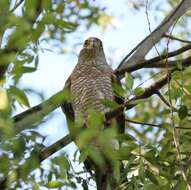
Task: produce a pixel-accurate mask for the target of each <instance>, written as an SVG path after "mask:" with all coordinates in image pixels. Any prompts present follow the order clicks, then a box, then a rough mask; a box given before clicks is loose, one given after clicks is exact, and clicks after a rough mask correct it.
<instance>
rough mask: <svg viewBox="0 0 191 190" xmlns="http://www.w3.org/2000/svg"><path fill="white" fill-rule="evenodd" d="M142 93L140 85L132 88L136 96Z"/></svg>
mask: <svg viewBox="0 0 191 190" xmlns="http://www.w3.org/2000/svg"><path fill="white" fill-rule="evenodd" d="M143 93H144V89H143V88H141V87H137V88H135V90H134V94H135V95H136V96H140V95H142V94H143Z"/></svg>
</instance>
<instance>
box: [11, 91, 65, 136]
mask: <svg viewBox="0 0 191 190" xmlns="http://www.w3.org/2000/svg"><path fill="white" fill-rule="evenodd" d="M66 98H67V97H66V96H65V93H64V91H63V90H61V91H59V92H58V93H56V94H55V95H53V96H51V97H50V98H49V99H47V100H46V101H44V102H42V103H41V104H39V105H37V106H34V107H32V108H30V109H28V110H26V111H24V112H22V113H20V114H18V115H16V116H14V117H13V121H14V130H15V133H19V132H20V131H22V130H24V129H30V128H33V127H35V126H34V124H35V123H38V122H40V121H41V120H42V119H43V118H44V117H45V116H46V115H48V114H49V113H50V112H52V111H53V110H55V109H56V108H58V107H59V106H60V105H61V104H62V103H63V102H64V100H65V99H66Z"/></svg>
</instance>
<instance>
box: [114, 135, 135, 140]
mask: <svg viewBox="0 0 191 190" xmlns="http://www.w3.org/2000/svg"><path fill="white" fill-rule="evenodd" d="M117 138H118V139H119V140H121V141H134V142H136V140H135V138H134V137H133V136H132V135H130V134H120V135H118V136H117Z"/></svg>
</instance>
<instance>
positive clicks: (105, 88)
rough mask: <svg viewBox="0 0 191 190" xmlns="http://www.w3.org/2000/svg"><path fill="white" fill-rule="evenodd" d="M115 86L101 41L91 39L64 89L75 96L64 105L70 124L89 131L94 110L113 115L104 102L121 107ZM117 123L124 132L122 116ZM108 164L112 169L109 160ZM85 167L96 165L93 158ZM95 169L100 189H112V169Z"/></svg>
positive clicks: (112, 73) (86, 43) (86, 42)
mask: <svg viewBox="0 0 191 190" xmlns="http://www.w3.org/2000/svg"><path fill="white" fill-rule="evenodd" d="M114 82H118V80H117V78H116V76H115V75H114V72H113V70H112V69H111V67H110V66H109V65H108V64H107V61H106V58H105V54H104V51H103V44H102V42H101V40H100V39H98V38H95V37H90V38H88V39H87V40H85V42H84V45H83V48H82V50H81V51H80V54H79V57H78V62H77V65H76V67H75V68H74V70H73V72H72V74H71V75H70V77H69V78H68V80H67V81H66V84H65V87H64V89H68V91H69V92H70V93H71V94H72V98H71V102H64V103H63V105H62V110H63V112H64V113H65V115H66V118H67V121H69V122H71V121H72V122H74V123H81V127H85V128H86V127H87V128H88V124H87V120H88V116H89V114H90V110H94V111H96V112H99V113H101V114H103V115H104V114H105V113H106V112H109V111H111V107H108V106H106V105H105V104H103V102H102V101H101V100H103V99H106V100H109V101H115V102H117V103H119V104H121V103H122V100H121V98H120V97H117V96H116V95H115V94H114V91H113V87H112V84H113V83H114ZM116 121H117V122H116V123H117V126H118V127H119V131H124V118H123V114H121V115H120V114H119V115H118V116H117V118H116ZM104 123H105V124H103V125H102V126H101V130H102V129H103V130H104V129H105V128H107V127H109V125H110V123H109V122H108V121H105V122H104ZM74 128H75V125H74ZM74 141H75V140H74ZM108 143H109V142H108ZM95 146H96V145H95ZM90 163H91V164H90ZM107 163H108V165H110V164H109V161H108V160H107ZM85 165H86V167H89V165H96V164H94V162H92V160H91V158H89V159H88V160H86V162H85ZM90 167H91V166H90ZM109 167H110V166H108V168H109ZM92 168H93V169H94V170H95V178H96V184H97V189H98V190H107V189H108V186H109V185H108V183H109V180H108V179H107V178H108V177H109V175H112V173H111V172H112V169H111V168H110V169H108V170H102V169H100V168H99V167H96V166H94V167H92ZM110 189H114V187H112V188H111V185H110Z"/></svg>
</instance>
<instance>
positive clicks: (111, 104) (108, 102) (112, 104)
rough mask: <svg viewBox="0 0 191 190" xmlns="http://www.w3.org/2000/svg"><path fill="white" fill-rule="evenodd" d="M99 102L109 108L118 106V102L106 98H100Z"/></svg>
mask: <svg viewBox="0 0 191 190" xmlns="http://www.w3.org/2000/svg"><path fill="white" fill-rule="evenodd" d="M101 103H102V104H103V105H105V106H107V107H109V108H113V109H115V108H118V107H119V104H118V103H116V102H114V101H111V100H108V99H102V100H101Z"/></svg>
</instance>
